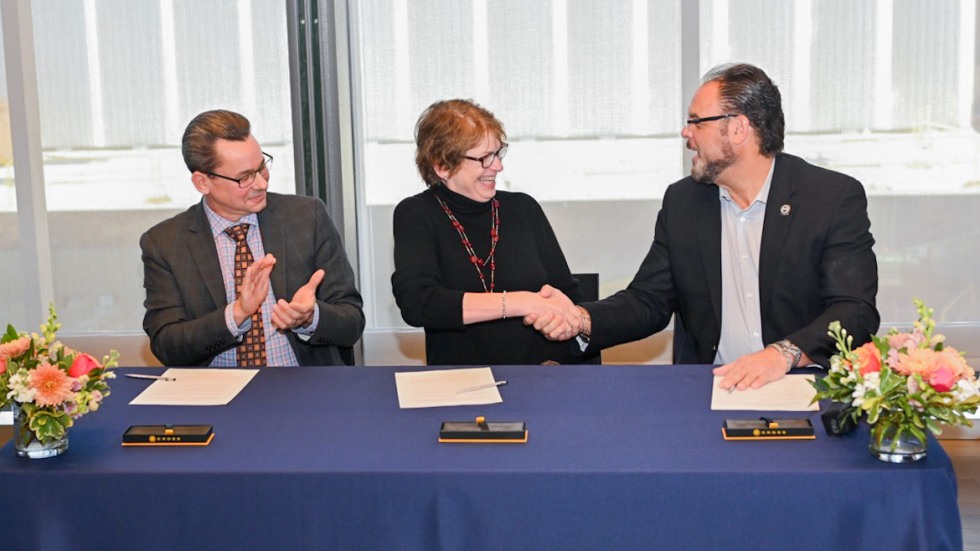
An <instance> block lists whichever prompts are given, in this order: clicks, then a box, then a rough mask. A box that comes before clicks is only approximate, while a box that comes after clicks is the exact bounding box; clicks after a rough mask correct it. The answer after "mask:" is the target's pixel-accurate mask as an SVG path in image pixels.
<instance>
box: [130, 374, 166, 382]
mask: <svg viewBox="0 0 980 551" xmlns="http://www.w3.org/2000/svg"><path fill="white" fill-rule="evenodd" d="M126 376H127V377H129V378H130V379H150V380H155V381H176V380H177V379H175V378H173V377H164V376H163V375H140V374H138V373H127V374H126Z"/></svg>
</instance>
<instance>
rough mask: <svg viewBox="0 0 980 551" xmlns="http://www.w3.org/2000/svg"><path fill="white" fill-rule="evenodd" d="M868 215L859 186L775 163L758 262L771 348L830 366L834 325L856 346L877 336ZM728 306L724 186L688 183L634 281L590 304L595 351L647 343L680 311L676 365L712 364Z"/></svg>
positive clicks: (674, 198)
mask: <svg viewBox="0 0 980 551" xmlns="http://www.w3.org/2000/svg"><path fill="white" fill-rule="evenodd" d="M867 206H868V203H867V198H866V196H865V193H864V188H863V187H862V186H861V184H860V182H858V181H857V180H855V179H854V178H851V177H849V176H846V175H844V174H840V173H837V172H833V171H830V170H826V169H823V168H819V167H816V166H813V165H811V164H809V163H807V162H806V161H804V160H803V159H800V158H799V157H794V156H792V155H786V154H780V155H778V156H777V157H776V166H775V169H774V171H773V177H772V185H771V187H770V191H769V198H768V200H767V202H766V218H765V223H764V226H763V230H762V245H761V251H760V258H759V293H760V296H759V300H760V307H761V313H762V342H763V343H764V344H766V345H768V344H770V343H772V342H775V341H778V340H780V339H784V338H785V339H789V340H790V341H792V342H793V343H794V344H796V345H797V346H799V347H800V348H801V349H803V351H804V352H806V354H807V355H808V356H809V357H810V358H811V359H812V360H813V361H815V362H817V363H820V364H821V365H824V366H826V365H828V362H829V357H830V356H831V355H832V354H834V352H835V349H834V343H833V340H832V339H831V338H830V337H829V336H828V335H827V326H828V325H829V324H830V322H832V321H835V320H839V321H840V322H841V325H842V326H843V327H844V328H845V329H847V331H848V332H849V333H850V334H851V335H853V336H854V339H855V346H857V345H859V344H861V343H864V342H867V341H868V340H870V336H871V334H872V333H874V332H876V331H877V330H878V325H879V323H880V318H879V315H878V311H877V309H876V307H875V295H876V294H877V292H878V264H877V261H876V259H875V255H874V252H873V251H872V245H874V238H872V236H871V231H870V228H871V222H870V221H869V219H868V212H867ZM787 207H788V213H786V214H783V213H782V212H781V211H783V212H785V211H786V210H787ZM721 304H722V302H721V209H720V206H719V198H718V186H716V185H714V184H702V183H698V182H695V181H694V180H693V179H692V178H690V177H687V178H684V179H683V180H680V181H679V182H676V183H674V184H672V185H671V186H670V187H668V188H667V191H666V193H665V194H664V200H663V206H662V208H661V210H660V213H659V214H658V216H657V226H656V233H655V236H654V240H653V245H651V247H650V251H649V253H647V256H646V258H645V259H644V260H643V263H642V264H641V265H640V269H639V271H638V272H637V273H636V276H635V277H634V278H633V281H632V282H631V283H630V284H629V286H628V287H627V288H626V289H625V290H623V291H620V292H619V293H617V294H615V295H613V296H611V297H609V298H607V299H605V300H602V301H599V302H593V303H590V304H587V305H585V306H586V308H587V309H588V310H589V313H590V314H591V316H592V335H591V342H590V346H589V350H592V349H601V348H605V347H608V346H613V345H616V344H620V343H623V342H629V341H633V340H637V339H641V338H644V337H647V336H648V335H650V334H652V333H656V332H657V331H660V330H662V329H664V327H666V326H667V323H668V322H669V321H670V316H671V315H672V314H674V313H675V312H676V313H678V314H679V316H680V318H681V319H682V320H683V325H684V327H685V329H686V332H682V333H681V334H680V335H679V338H678V339H677V342H675V350H674V362H675V363H687V364H711V363H713V362H714V357H715V353H716V351H717V349H718V342H719V340H720V338H721Z"/></svg>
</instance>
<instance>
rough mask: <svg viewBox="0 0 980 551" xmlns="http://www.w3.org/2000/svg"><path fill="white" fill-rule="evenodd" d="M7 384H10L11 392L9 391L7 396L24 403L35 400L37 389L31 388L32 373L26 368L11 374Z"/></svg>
mask: <svg viewBox="0 0 980 551" xmlns="http://www.w3.org/2000/svg"><path fill="white" fill-rule="evenodd" d="M7 384H8V385H9V386H10V392H8V393H7V398H12V399H13V400H14V401H15V402H20V403H22V404H26V403H28V402H33V401H34V395H35V394H37V390H35V389H33V388H31V375H30V373H29V372H28V371H27V370H26V369H22V370H20V371H18V372H17V373H14V374H13V375H11V376H10V379H9V380H8V381H7Z"/></svg>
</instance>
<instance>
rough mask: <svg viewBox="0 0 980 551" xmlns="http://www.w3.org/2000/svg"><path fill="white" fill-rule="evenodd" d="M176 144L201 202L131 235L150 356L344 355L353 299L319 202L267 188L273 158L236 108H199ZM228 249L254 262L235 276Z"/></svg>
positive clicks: (353, 320) (272, 359) (278, 361)
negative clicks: (139, 255)
mask: <svg viewBox="0 0 980 551" xmlns="http://www.w3.org/2000/svg"><path fill="white" fill-rule="evenodd" d="M181 149H182V153H183V156H184V162H185V163H186V164H187V168H188V169H189V170H190V172H191V182H192V183H193V184H194V187H195V188H197V190H198V191H200V192H201V194H202V195H203V198H202V200H201V202H200V203H198V204H196V205H194V206H192V207H191V208H189V209H188V210H186V211H185V212H183V213H181V214H178V215H177V216H174V217H173V218H170V219H168V220H165V221H163V222H161V223H160V224H157V225H156V226H154V227H153V228H151V229H150V230H149V231H147V232H146V233H145V234H143V236H142V237H141V238H140V248H141V249H142V251H143V270H144V271H143V274H144V276H143V286H144V287H145V288H146V302H145V303H144V304H145V306H146V315H145V316H144V318H143V329H144V330H145V331H146V333H147V335H149V337H150V345H151V349H152V350H153V353H154V354H155V355H156V356H157V358H159V359H160V361H161V362H163V363H164V364H165V365H176V366H195V365H200V366H206V365H210V366H216V367H221V366H236V365H271V366H289V365H341V364H345V363H346V364H350V363H353V356H352V354H351V347H352V346H353V345H354V343H356V342H357V340H358V339H359V338H360V337H361V332H362V331H363V330H364V313H363V312H362V311H361V306H362V301H361V296H360V294H359V293H358V291H357V289H356V288H355V286H354V274H353V270H352V269H351V266H350V263H349V262H348V260H347V255H346V253H345V252H344V248H343V244H342V243H341V239H340V235H339V234H338V232H337V230H336V228H335V227H334V225H333V222H332V221H331V220H330V217H329V216H328V215H327V210H326V206H325V205H324V204H323V202H322V201H320V200H319V199H316V198H312V197H302V196H293V195H279V194H276V193H270V192H268V191H267V190H268V187H269V178H270V172H269V171H270V164H271V163H272V157H271V156H270V155H267V154H266V153H264V152H263V151H262V149H261V148H260V147H259V143H258V141H256V139H255V137H254V136H252V134H251V125H250V124H249V121H248V119H246V118H245V117H243V116H242V115H240V114H238V113H233V112H231V111H224V110H215V111H207V112H204V113H201V114H200V115H198V116H197V117H195V118H194V119H193V120H192V121H191V122H190V124H188V126H187V129H186V130H185V131H184V136H183V140H182V144H181ZM236 228H242V229H243V231H241V232H240V236H241V240H240V241H237V242H236V238H235V237H234V232H235V231H236ZM236 251H237V252H243V253H247V254H248V255H249V262H251V264H250V265H249V264H248V263H241V264H240V266H238V267H239V268H241V267H244V266H247V269H245V270H244V272H243V273H242V272H241V271H239V273H238V274H237V277H238V279H237V280H236V274H235V271H236V263H237V262H239V261H240V258H239V257H238V256H237V254H236ZM253 259H254V262H252V260H253ZM236 287H237V289H236ZM253 326H254V327H253ZM256 332H258V334H259V336H260V338H258V339H256V341H255V342H256V343H257V344H256V346H258V347H259V348H260V349H261V350H260V355H259V356H257V358H258V359H257V360H255V361H254V363H250V364H246V363H244V362H245V357H244V356H245V353H244V352H243V348H242V346H243V342H244V341H243V339H245V338H246V335H248V340H249V341H250V342H251V335H253V334H255V333H256ZM249 354H251V352H249Z"/></svg>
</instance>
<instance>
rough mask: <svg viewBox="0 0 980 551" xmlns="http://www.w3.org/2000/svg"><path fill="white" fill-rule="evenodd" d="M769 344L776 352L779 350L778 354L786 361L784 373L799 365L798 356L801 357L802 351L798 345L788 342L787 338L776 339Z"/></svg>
mask: <svg viewBox="0 0 980 551" xmlns="http://www.w3.org/2000/svg"><path fill="white" fill-rule="evenodd" d="M769 346H771V347H773V348H775V349H776V352H779V355H780V356H782V357H783V360H785V361H786V373H789V372H790V370H791V369H793V368H794V367H797V366H799V365H800V358H802V357H803V351H802V350H800V347H799V346H796V345H795V344H793V343H791V342H789V340H788V339H783V340H781V341H776V342H774V343H772V344H770V345H769Z"/></svg>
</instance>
